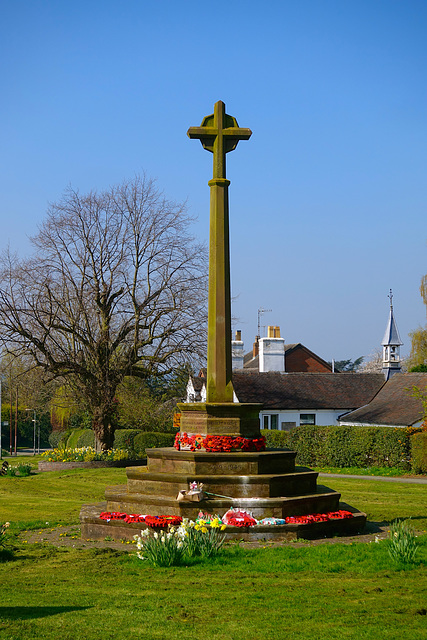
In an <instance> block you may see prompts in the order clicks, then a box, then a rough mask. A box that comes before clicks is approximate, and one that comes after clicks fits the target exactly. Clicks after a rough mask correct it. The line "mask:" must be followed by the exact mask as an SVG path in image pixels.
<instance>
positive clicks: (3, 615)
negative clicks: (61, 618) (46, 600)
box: [0, 606, 91, 620]
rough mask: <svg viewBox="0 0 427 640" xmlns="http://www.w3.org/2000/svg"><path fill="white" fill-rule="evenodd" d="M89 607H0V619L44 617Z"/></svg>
mask: <svg viewBox="0 0 427 640" xmlns="http://www.w3.org/2000/svg"><path fill="white" fill-rule="evenodd" d="M85 609H91V607H54V606H49V607H0V620H1V619H4V620H29V619H31V618H46V617H47V616H55V615H57V614H58V613H68V612H69V611H84V610H85Z"/></svg>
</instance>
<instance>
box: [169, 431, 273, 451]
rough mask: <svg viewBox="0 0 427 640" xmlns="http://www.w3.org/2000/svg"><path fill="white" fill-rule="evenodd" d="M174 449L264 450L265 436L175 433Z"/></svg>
mask: <svg viewBox="0 0 427 640" xmlns="http://www.w3.org/2000/svg"><path fill="white" fill-rule="evenodd" d="M174 446H175V449H178V451H180V450H187V451H199V450H201V449H205V450H206V451H208V452H212V453H230V452H231V451H265V438H264V436H261V437H259V438H242V437H240V436H237V437H233V436H213V435H206V436H203V435H200V434H187V433H179V432H178V433H177V434H176V436H175V445H174Z"/></svg>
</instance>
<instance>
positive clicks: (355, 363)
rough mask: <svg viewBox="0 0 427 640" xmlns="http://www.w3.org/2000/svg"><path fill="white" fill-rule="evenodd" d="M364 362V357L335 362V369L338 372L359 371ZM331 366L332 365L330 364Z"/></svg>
mask: <svg viewBox="0 0 427 640" xmlns="http://www.w3.org/2000/svg"><path fill="white" fill-rule="evenodd" d="M362 362H363V356H360V357H359V358H356V359H355V360H351V359H350V360H335V361H334V369H335V371H338V372H346V371H358V369H359V368H360V366H361V365H362ZM329 364H332V363H331V362H329Z"/></svg>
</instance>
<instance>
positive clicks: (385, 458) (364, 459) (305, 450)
mask: <svg viewBox="0 0 427 640" xmlns="http://www.w3.org/2000/svg"><path fill="white" fill-rule="evenodd" d="M262 435H264V436H265V437H266V439H267V447H269V448H290V449H293V450H295V451H296V452H297V458H296V461H297V464H302V465H309V466H318V467H323V466H325V467H372V466H378V467H398V468H400V469H405V470H406V469H409V468H410V460H411V440H412V437H413V435H414V429H412V428H410V427H409V428H407V429H400V428H392V427H356V426H354V427H353V426H339V425H332V426H325V427H323V426H316V425H301V426H299V427H295V428H294V429H291V431H276V430H271V431H270V430H263V431H262Z"/></svg>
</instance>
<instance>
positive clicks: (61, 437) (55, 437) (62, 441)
mask: <svg viewBox="0 0 427 640" xmlns="http://www.w3.org/2000/svg"><path fill="white" fill-rule="evenodd" d="M70 433H71V429H67V430H66V431H52V433H51V434H49V444H50V446H51V447H52V448H53V449H58V448H61V447H65V446H66V444H67V440H68V436H69V435H70Z"/></svg>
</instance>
